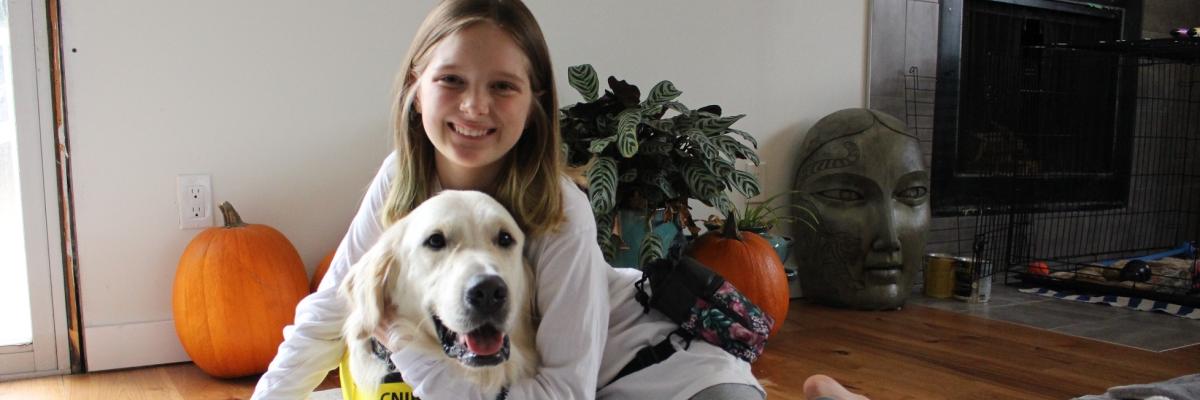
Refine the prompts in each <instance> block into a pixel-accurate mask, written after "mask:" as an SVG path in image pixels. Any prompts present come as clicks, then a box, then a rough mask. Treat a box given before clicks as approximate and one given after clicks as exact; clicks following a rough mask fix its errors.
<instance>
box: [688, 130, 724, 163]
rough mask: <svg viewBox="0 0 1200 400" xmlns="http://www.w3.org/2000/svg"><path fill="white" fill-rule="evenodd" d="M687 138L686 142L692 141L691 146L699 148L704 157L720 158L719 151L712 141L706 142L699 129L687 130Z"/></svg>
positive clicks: (706, 139)
mask: <svg viewBox="0 0 1200 400" xmlns="http://www.w3.org/2000/svg"><path fill="white" fill-rule="evenodd" d="M687 137H688V140H691V141H692V144H693V145H695V146H696V147H698V148H700V151H701V152H703V153H704V157H707V158H717V157H720V156H721V149H720V148H718V147H717V146H714V145H713V144H712V141H710V140H708V136H704V133H703V132H701V131H700V130H699V129H692V130H689V131H688V132H687Z"/></svg>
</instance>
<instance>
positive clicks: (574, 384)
mask: <svg viewBox="0 0 1200 400" xmlns="http://www.w3.org/2000/svg"><path fill="white" fill-rule="evenodd" d="M395 158H396V154H395V153H393V154H392V155H390V156H388V157H387V159H386V160H384V162H383V165H382V166H381V167H380V170H379V172H378V173H377V174H376V176H375V179H374V180H373V181H372V183H371V185H370V187H369V188H368V189H367V193H366V196H365V197H364V199H363V202H362V205H361V206H360V207H359V210H358V213H357V214H356V215H355V217H354V220H353V221H352V222H351V224H350V229H349V231H348V232H347V233H346V236H345V238H344V239H343V240H342V243H341V244H340V245H339V247H338V250H337V253H336V255H335V256H334V258H333V261H332V262H331V264H330V267H329V272H328V273H326V276H325V278H324V280H323V281H322V282H321V285H320V288H318V289H317V291H316V292H314V293H312V294H310V295H308V296H307V297H305V298H304V299H303V300H301V302H300V304H299V305H297V306H296V317H295V321H294V322H293V325H291V326H288V327H287V328H285V329H284V341H283V343H282V344H281V345H280V346H279V351H278V353H277V354H276V355H275V359H274V360H273V361H271V365H270V367H269V369H268V370H267V372H266V373H265V374H263V376H262V377H261V378H260V379H259V382H258V385H257V387H256V388H255V390H254V395H253V398H254V399H302V398H305V397H306V396H308V394H309V393H310V392H311V391H312V389H313V388H315V387H316V386H317V385H318V384H320V383H321V381H322V380H323V379H324V378H325V375H326V374H327V373H328V372H329V370H331V369H333V368H334V367H336V366H337V364H338V361H339V360H340V359H341V356H342V354H343V352H344V350H345V343H344V342H343V341H342V337H341V327H342V324H343V322H344V321H345V316H346V313H347V310H346V304H345V302H344V300H342V299H341V298H340V297H338V295H337V287H338V285H339V284H340V283H341V281H342V279H343V278H344V277H345V276H346V272H347V268H349V267H350V266H351V265H353V264H354V263H355V262H357V261H358V259H359V258H361V257H362V255H363V254H364V253H365V252H366V251H367V249H369V248H370V247H371V246H372V245H373V244H374V243H375V241H376V240H377V239H378V237H379V236H380V234H381V233H382V231H383V227H382V226H380V224H379V222H378V221H379V218H378V217H379V212H381V209H382V207H383V203H384V200H385V199H386V196H387V194H388V190H389V189H390V186H391V181H392V176H393V174H394V173H395ZM562 185H563V196H564V199H563V200H564V202H563V203H564V211H565V213H566V221H565V223H564V224H563V225H562V226H561V227H560V228H559V229H558V230H557V231H551V232H547V233H545V234H542V235H539V236H538V237H534V238H531V239H530V242H529V246H528V247H527V248H526V250H525V255H526V257H528V258H529V259H530V261H531V263H532V264H533V265H534V270H535V277H536V280H537V282H536V285H537V289H536V290H537V292H536V293H537V299H536V306H537V311H538V313H539V314H540V316H541V323H540V324H539V326H538V328H537V334H536V346H537V350H538V353H539V355H540V356H541V365H540V366H539V367H538V373H537V375H536V376H535V377H533V378H531V379H526V380H523V381H519V382H515V383H514V384H513V385H511V386H510V387H509V397H508V398H509V399H512V400H523V399H564V400H565V399H592V398H602V399H687V398H689V397H691V396H692V395H693V394H695V393H696V392H698V391H700V390H702V389H704V388H706V387H709V386H712V385H716V384H720V383H740V384H746V385H751V386H754V387H756V388H758V389H759V390H760V391H762V387H761V386H759V384H758V381H757V380H756V379H755V378H754V376H753V375H752V374H751V372H750V364H748V363H746V362H744V361H742V360H739V359H737V358H736V357H733V356H731V355H729V354H728V353H726V352H725V351H724V350H721V349H720V348H718V347H716V346H712V345H710V344H708V343H705V342H704V341H703V340H694V341H693V342H692V343H691V346H690V347H689V348H688V349H687V350H680V351H677V352H676V353H675V354H674V355H672V356H671V357H670V358H668V359H666V360H664V361H662V362H660V363H658V364H655V365H652V366H650V367H647V368H645V369H643V370H641V371H639V372H636V373H634V374H630V375H627V376H625V377H623V378H621V379H620V380H618V381H616V382H612V383H609V381H611V380H612V378H613V377H615V376H616V375H617V372H619V371H620V370H621V369H622V368H623V367H624V366H625V364H627V363H628V362H629V361H630V360H632V359H633V357H634V354H636V353H637V351H638V350H640V349H641V348H643V347H645V346H649V345H653V344H655V343H658V342H659V341H661V340H662V339H663V338H665V337H666V336H667V335H668V334H669V333H670V332H671V331H674V330H675V329H676V328H677V325H676V324H675V323H674V322H671V321H670V320H669V319H667V318H666V317H665V316H663V315H662V314H661V313H659V312H657V311H653V310H652V311H651V312H650V313H649V314H644V313H643V312H642V311H643V308H642V305H641V304H639V303H638V302H637V301H636V300H635V299H634V296H633V294H634V291H635V288H634V285H633V284H634V282H636V281H637V280H638V279H639V278H640V277H641V272H640V271H637V270H633V269H615V268H612V267H610V266H609V265H608V264H607V263H606V262H605V261H604V257H603V255H602V253H601V252H600V247H599V246H598V245H597V243H596V225H595V220H594V219H593V216H592V210H591V205H590V203H589V202H588V199H587V196H586V195H585V194H584V193H583V192H582V191H580V190H579V189H578V188H576V187H575V186H574V184H572V183H571V182H570V181H569V180H567V179H563V180H562ZM676 345H677V348H679V349H683V346H682V344H681V343H678V342H677V343H676ZM392 361H393V363H395V364H396V367H397V368H398V369H399V370H400V373H401V375H403V376H404V380H405V381H406V382H408V383H409V384H410V385H412V386H413V388H414V392H415V394H416V395H417V396H419V397H421V398H422V399H426V400H439V399H464V400H493V398H494V396H495V394H494V393H481V392H480V391H479V390H478V389H477V388H475V387H473V386H470V385H463V384H462V382H461V380H460V378H459V377H457V376H455V374H454V373H453V372H449V371H453V370H452V369H451V368H450V367H451V365H450V364H449V363H452V362H457V361H454V360H451V359H449V358H447V357H433V356H428V355H426V353H421V352H420V351H418V350H416V349H407V348H406V349H402V350H400V351H397V352H396V353H394V354H392Z"/></svg>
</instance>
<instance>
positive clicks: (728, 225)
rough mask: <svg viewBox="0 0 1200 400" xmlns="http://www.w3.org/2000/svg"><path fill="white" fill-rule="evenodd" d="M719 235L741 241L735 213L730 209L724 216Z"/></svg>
mask: <svg viewBox="0 0 1200 400" xmlns="http://www.w3.org/2000/svg"><path fill="white" fill-rule="evenodd" d="M721 236H724V237H725V238H726V239H736V240H737V241H739V242H740V241H742V233H741V232H740V231H739V230H738V221H737V214H735V213H733V212H732V211H731V212H729V215H727V216H726V217H725V226H724V227H722V229H721Z"/></svg>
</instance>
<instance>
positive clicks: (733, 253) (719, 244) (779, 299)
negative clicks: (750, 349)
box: [688, 216, 789, 335]
mask: <svg viewBox="0 0 1200 400" xmlns="http://www.w3.org/2000/svg"><path fill="white" fill-rule="evenodd" d="M688 255H690V256H691V257H692V258H695V259H696V260H697V261H700V262H701V263H703V264H704V265H707V266H708V267H709V268H711V269H712V270H713V271H716V272H717V273H718V274H721V276H723V277H725V280H727V281H729V283H731V284H733V286H734V287H736V288H737V289H738V291H740V292H742V294H744V295H746V298H747V299H750V301H751V302H753V303H754V304H755V305H757V306H758V307H759V308H761V309H762V310H763V312H765V313H767V315H770V316H771V318H773V319H775V326H773V327H771V335H774V334H775V332H778V331H779V328H780V327H781V326H783V321H784V319H786V318H787V312H788V300H789V298H788V284H787V274H786V273H784V271H783V262H782V261H780V260H779V254H777V253H776V252H775V249H774V248H772V247H771V243H770V242H767V240H766V239H763V238H762V236H759V235H757V234H755V233H753V232H746V231H738V229H737V220H736V219H735V217H733V216H730V217H729V218H728V219H726V220H725V224H724V228H722V229H721V230H720V231H709V232H708V233H705V234H703V235H701V236H700V237H699V238H696V241H695V242H693V243H692V245H691V247H690V248H689V249H688Z"/></svg>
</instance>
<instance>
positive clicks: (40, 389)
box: [0, 301, 1200, 400]
mask: <svg viewBox="0 0 1200 400" xmlns="http://www.w3.org/2000/svg"><path fill="white" fill-rule="evenodd" d="M1197 372H1200V346H1192V347H1188V348H1184V349H1179V350H1174V351H1170V352H1165V353H1153V352H1148V351H1143V350H1138V349H1133V348H1129V347H1122V346H1117V345H1112V344H1107V343H1103V342H1097V341H1092V340H1088V339H1082V338H1077V337H1073V336H1065V335H1061V334H1056V333H1052V332H1047V331H1042V330H1038V329H1033V328H1027V327H1024V326H1021V325H1015V324H1010V323H1006V322H999V321H992V320H986V319H981V318H977V317H971V316H967V315H963V314H957V313H952V312H948V311H942V310H935V309H931V308H926V307H920V306H910V307H907V308H905V309H904V310H900V311H888V312H863V311H848V310H838V309H830V308H825V307H821V306H815V305H809V304H805V303H803V302H800V301H793V302H792V305H791V311H790V312H789V314H788V322H787V323H786V324H785V325H784V327H783V328H782V329H781V330H780V332H779V333H778V334H777V335H776V336H775V337H773V338H772V339H771V342H770V344H769V345H768V346H767V351H766V353H765V354H763V357H762V359H761V360H760V361H759V362H757V363H755V364H754V373H755V375H756V376H758V377H759V379H760V380H761V382H762V383H763V386H764V387H766V388H767V391H768V393H769V396H768V398H770V399H772V400H777V399H801V398H802V395H801V394H800V388H801V385H802V384H803V382H804V378H805V377H807V376H809V375H811V374H815V373H823V374H827V375H831V376H833V377H835V378H837V379H838V380H840V381H842V382H843V383H845V384H846V385H847V386H849V387H851V388H853V389H854V390H855V391H857V392H859V393H862V394H865V395H867V396H869V397H871V398H873V399H875V400H888V399H988V400H992V399H1067V398H1070V397H1074V396H1078V395H1082V394H1089V393H1102V392H1104V390H1105V389H1106V388H1108V387H1110V386H1116V385H1122V384H1131V383H1145V382H1153V381H1159V380H1164V379H1169V378H1173V377H1176V376H1180V375H1186V374H1192V373H1197ZM254 383H255V378H253V377H251V378H243V379H235V380H218V379H212V378H209V377H208V376H206V375H204V373H203V372H201V371H200V370H199V369H197V368H196V367H195V366H194V365H192V364H190V363H185V364H173V365H166V366H158V367H149V368H137V369H129V370H122V371H109V372H96V373H89V374H82V375H69V376H61V377H48V378H38V379H30V380H23V381H14V382H0V400H10V399H11V400H16V399H21V400H29V399H104V400H109V399H244V398H248V397H249V396H250V393H251V392H252V391H253V388H254ZM331 387H337V380H336V376H332V375H331V377H330V379H326V381H325V383H323V384H322V385H321V387H320V389H325V388H331Z"/></svg>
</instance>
